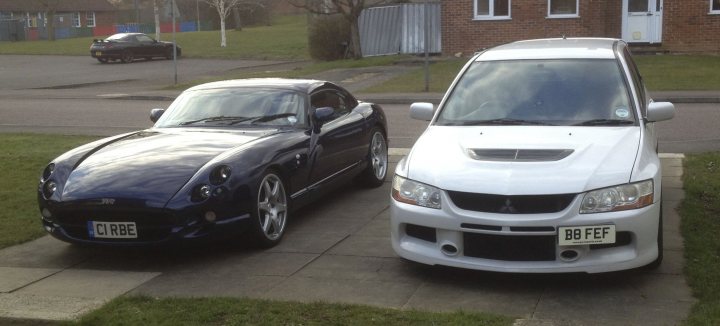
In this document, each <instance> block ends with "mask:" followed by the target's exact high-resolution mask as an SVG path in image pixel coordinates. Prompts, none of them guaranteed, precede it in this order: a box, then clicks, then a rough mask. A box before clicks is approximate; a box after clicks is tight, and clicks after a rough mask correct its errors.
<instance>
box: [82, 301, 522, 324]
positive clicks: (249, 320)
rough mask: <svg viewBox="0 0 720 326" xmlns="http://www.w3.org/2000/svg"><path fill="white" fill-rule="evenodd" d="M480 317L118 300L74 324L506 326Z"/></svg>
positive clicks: (316, 306)
mask: <svg viewBox="0 0 720 326" xmlns="http://www.w3.org/2000/svg"><path fill="white" fill-rule="evenodd" d="M512 323H513V318H510V317H503V316H497V315H490V314H484V313H470V312H453V313H436V312H424V311H404V310H396V309H382V308H375V307H368V306H358V305H346V304H327V303H309V304H307V303H294V302H280V301H267V300H254V299H232V298H206V299H153V298H148V297H121V298H118V299H115V300H113V301H111V302H110V303H108V304H106V305H105V306H103V307H102V308H100V309H99V310H96V311H94V312H92V313H90V314H88V315H86V316H84V317H83V318H82V319H81V320H80V321H79V322H77V323H76V324H79V325H498V326H500V325H512Z"/></svg>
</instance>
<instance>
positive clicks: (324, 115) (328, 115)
mask: <svg viewBox="0 0 720 326" xmlns="http://www.w3.org/2000/svg"><path fill="white" fill-rule="evenodd" d="M334 115H335V109H333V108H331V107H329V106H324V107H321V108H317V109H315V113H313V117H314V118H315V128H314V129H315V132H320V128H321V127H322V125H323V124H325V123H326V122H328V121H330V120H332V119H333V116H334Z"/></svg>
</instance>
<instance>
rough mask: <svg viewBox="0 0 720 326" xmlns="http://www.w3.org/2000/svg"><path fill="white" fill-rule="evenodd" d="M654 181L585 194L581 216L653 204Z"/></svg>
mask: <svg viewBox="0 0 720 326" xmlns="http://www.w3.org/2000/svg"><path fill="white" fill-rule="evenodd" d="M653 193H654V185H653V181H652V180H645V181H641V182H636V183H631V184H627V185H620V186H615V187H609V188H603V189H598V190H593V191H590V192H588V193H586V194H585V196H584V197H583V201H582V206H580V214H589V213H601V212H612V211H624V210H628V209H636V208H641V207H645V206H648V205H650V204H652V203H653V199H654V198H653Z"/></svg>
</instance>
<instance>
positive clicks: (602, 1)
mask: <svg viewBox="0 0 720 326" xmlns="http://www.w3.org/2000/svg"><path fill="white" fill-rule="evenodd" d="M473 1H474V0H443V1H442V16H441V20H442V22H441V25H442V26H441V28H442V35H443V45H442V46H443V52H444V54H454V53H458V52H462V53H463V54H464V55H470V54H472V53H474V52H476V51H478V50H481V49H483V48H487V47H492V46H496V45H500V44H504V43H508V42H513V41H517V40H523V39H533V38H545V37H560V36H562V35H565V36H567V37H613V38H620V37H622V0H581V1H580V13H579V14H580V15H579V16H580V17H579V18H547V5H548V1H547V0H512V4H511V5H512V7H511V17H512V19H510V20H474V13H473ZM709 9H710V2H709V0H665V1H664V12H663V38H662V46H661V47H660V48H659V49H660V50H665V51H670V52H714V53H720V15H709V14H708V12H709Z"/></svg>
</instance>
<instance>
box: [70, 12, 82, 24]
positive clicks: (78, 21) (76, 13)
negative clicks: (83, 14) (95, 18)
mask: <svg viewBox="0 0 720 326" xmlns="http://www.w3.org/2000/svg"><path fill="white" fill-rule="evenodd" d="M76 18H77V19H76ZM72 20H73V21H72V26H73V27H75V28H78V27H82V22H81V21H80V12H79V11H78V12H74V13H72Z"/></svg>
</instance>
